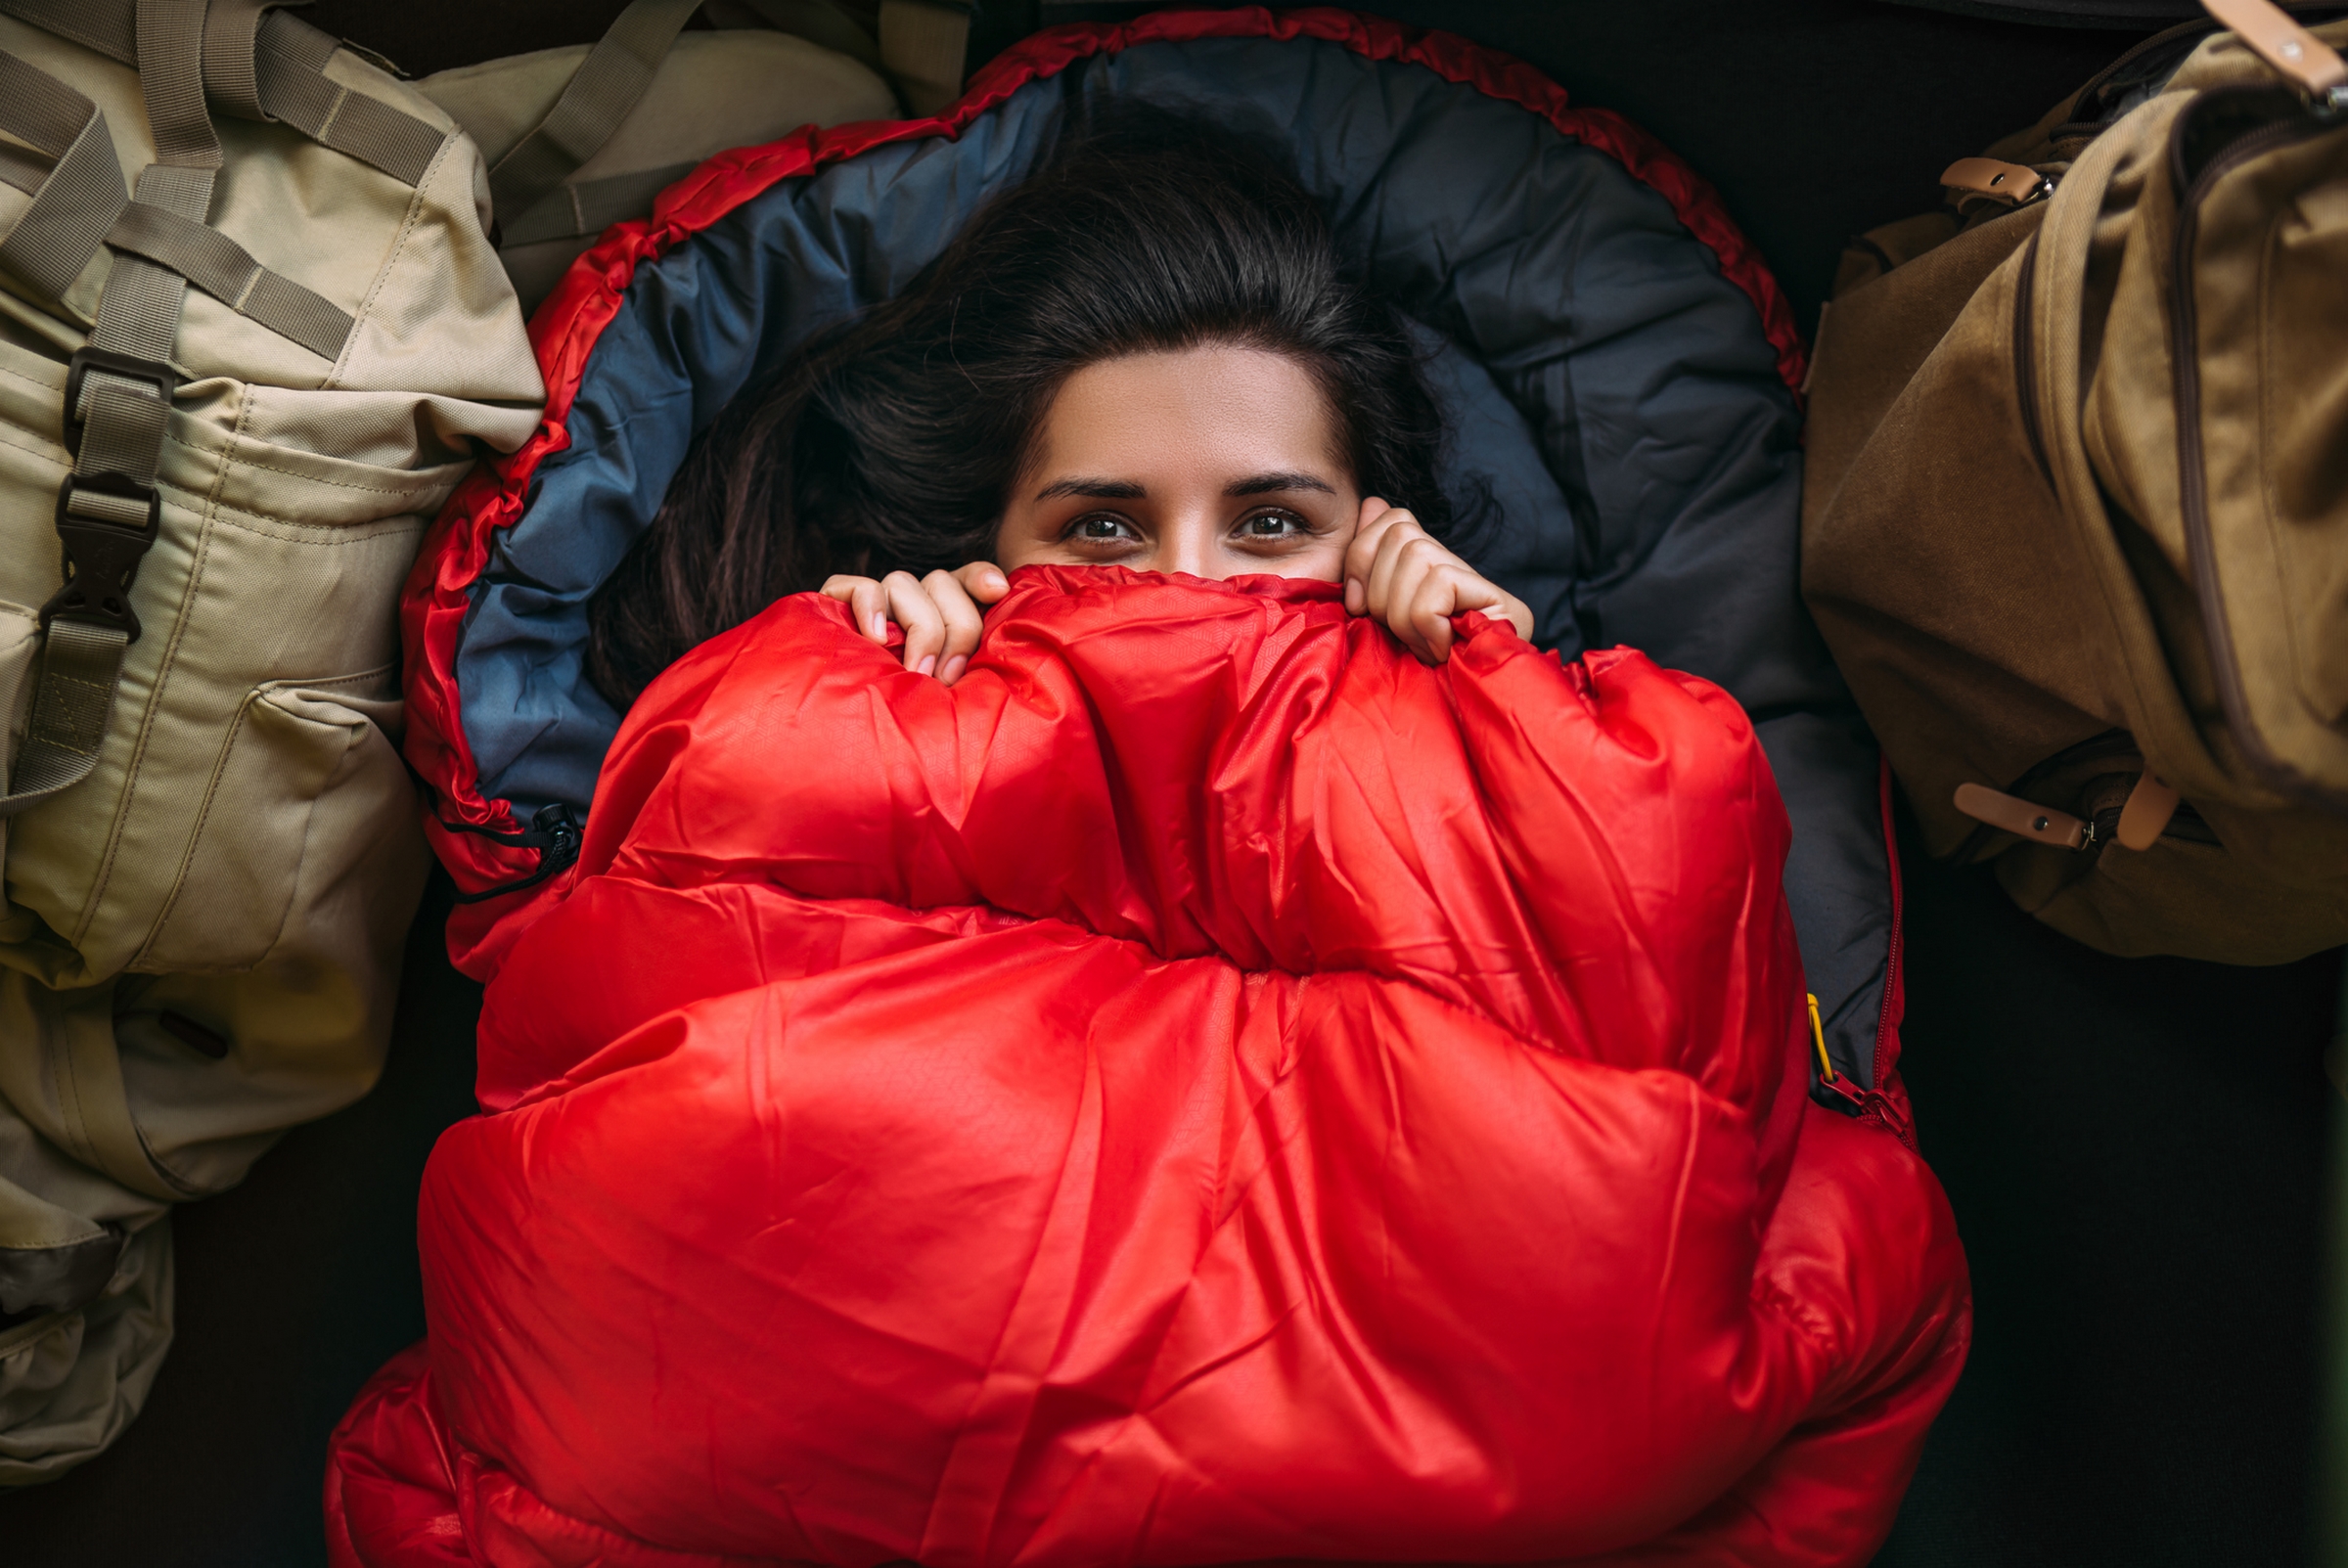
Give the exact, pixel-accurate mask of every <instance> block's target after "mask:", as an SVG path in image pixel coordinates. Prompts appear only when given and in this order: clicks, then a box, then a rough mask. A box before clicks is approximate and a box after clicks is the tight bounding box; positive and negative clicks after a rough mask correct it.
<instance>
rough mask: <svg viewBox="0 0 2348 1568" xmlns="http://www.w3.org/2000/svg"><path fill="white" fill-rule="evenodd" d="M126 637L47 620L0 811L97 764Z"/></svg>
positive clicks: (12, 809)
mask: <svg viewBox="0 0 2348 1568" xmlns="http://www.w3.org/2000/svg"><path fill="white" fill-rule="evenodd" d="M128 641H129V639H128V638H127V637H126V636H124V634H123V633H122V632H121V631H119V630H118V629H116V628H114V627H112V626H85V625H83V624H82V623H81V622H79V621H69V620H65V619H62V618H61V619H57V620H53V621H51V622H50V623H49V635H48V637H47V638H46V639H45V640H44V642H43V645H42V648H41V682H40V685H39V687H38V688H36V689H35V691H34V693H33V698H32V723H31V725H30V726H29V728H27V729H26V731H25V733H24V749H23V753H22V754H21V755H19V756H18V758H17V766H16V769H15V771H14V772H13V773H12V774H11V776H10V778H9V786H10V787H9V792H8V793H7V794H6V795H5V796H0V817H13V816H15V815H16V814H17V813H18V812H20V811H23V809H24V808H25V807H27V806H30V805H33V804H35V803H37V802H39V801H43V800H46V799H48V798H49V797H50V796H51V795H54V794H56V793H58V792H59V791H61V790H64V789H69V788H71V787H72V786H73V785H74V784H79V783H81V781H82V780H84V779H86V778H88V777H89V775H90V770H91V769H92V768H95V767H96V766H97V765H98V748H99V746H100V745H102V744H103V743H104V742H105V740H106V721H107V719H108V718H109V717H110V716H112V714H113V707H114V688H115V686H116V685H117V684H119V682H120V680H121V675H122V650H123V648H124V647H125V645H126V644H127V643H128Z"/></svg>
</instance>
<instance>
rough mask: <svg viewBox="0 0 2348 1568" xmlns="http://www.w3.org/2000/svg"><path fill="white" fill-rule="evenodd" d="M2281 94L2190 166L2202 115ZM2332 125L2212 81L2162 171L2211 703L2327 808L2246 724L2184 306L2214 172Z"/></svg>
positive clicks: (2256, 763) (2257, 104) (2322, 792)
mask: <svg viewBox="0 0 2348 1568" xmlns="http://www.w3.org/2000/svg"><path fill="white" fill-rule="evenodd" d="M2282 96H2287V97H2288V101H2289V102H2291V103H2292V104H2293V106H2294V108H2296V109H2297V110H2298V112H2296V113H2294V114H2292V115H2291V116H2290V117H2289V118H2286V119H2281V120H2278V121H2275V122H2273V123H2269V124H2266V125H2263V126H2260V127H2258V128H2255V129H2252V130H2248V131H2245V132H2243V133H2242V134H2241V135H2239V136H2236V137H2235V138H2234V139H2233V140H2232V141H2230V142H2228V143H2226V144H2225V145H2224V146H2223V147H2222V148H2220V149H2219V150H2218V151H2217V152H2215V153H2213V154H2212V155H2210V157H2209V159H2208V161H2207V162H2205V163H2203V164H2202V166H2201V168H2200V169H2199V171H2198V172H2193V171H2191V170H2190V169H2189V167H2188V160H2189V157H2190V155H2189V150H2188V146H2187V143H2188V139H2189V137H2190V135H2191V133H2192V132H2193V131H2194V130H2195V129H2197V127H2198V122H2199V119H2200V117H2201V116H2202V115H2204V114H2207V113H2214V112H2222V111H2223V110H2225V109H2226V108H2229V107H2232V106H2234V105H2237V104H2238V105H2240V106H2241V107H2243V108H2244V109H2246V110H2249V111H2251V112H2258V111H2259V110H2260V109H2261V108H2263V107H2264V106H2265V105H2268V104H2271V103H2273V102H2274V100H2275V99H2276V98H2278V97H2282ZM2339 123H2340V116H2339V115H2337V114H2332V115H2328V116H2325V115H2319V114H2317V113H2315V112H2312V111H2309V110H2308V109H2307V108H2306V107H2305V101H2304V100H2302V99H2299V98H2298V97H2297V96H2296V95H2286V93H2285V90H2283V89H2280V88H2276V89H2267V88H2221V89H2218V90H2216V91H2213V92H2208V93H2204V94H2202V96H2201V99H2200V101H2199V102H2198V103H2196V104H2194V105H2193V107H2192V109H2190V110H2189V111H2188V112H2185V113H2183V114H2180V115H2179V116H2178V117H2177V125H2176V128H2175V130H2174V131H2172V132H2171V134H2170V140H2169V159H2170V174H2171V177H2172V178H2173V179H2174V180H2175V181H2176V183H2177V185H2178V187H2179V188H2180V189H2181V190H2182V191H2183V192H2184V195H2183V196H2182V197H2181V198H2180V199H2179V201H2178V211H2177V237H2176V243H2175V246H2174V247H2173V249H2172V250H2171V253H2170V281H2171V298H2172V300H2173V304H2172V307H2171V310H2170V340H2169V361H2170V369H2171V377H2172V386H2171V392H2172V395H2173V397H2174V399H2175V403H2176V410H2175V412H2176V418H2177V496H2178V510H2179V512H2180V514H2181V515H2182V519H2183V521H2184V524H2185V543H2186V556H2187V560H2188V561H2189V563H2190V566H2191V570H2192V578H2193V592H2194V597H2195V599H2196V600H2197V601H2198V602H2199V605H2200V609H2201V621H2202V629H2203V635H2204V637H2206V638H2207V640H2208V647H2209V660H2210V668H2211V671H2212V673H2214V674H2215V676H2216V677H2217V685H2218V701H2219V705H2220V706H2221V707H2223V708H2224V710H2225V713H2226V725H2227V728H2228V729H2230V730H2232V731H2233V732H2234V738H2235V743H2236V744H2237V745H2239V746H2240V747H2241V748H2242V754H2243V756H2244V757H2245V758H2247V759H2248V761H2249V762H2250V765H2251V766H2252V768H2254V769H2255V770H2257V772H2258V773H2259V774H2260V775H2261V776H2262V777H2264V778H2265V779H2266V780H2267V782H2268V783H2270V784H2273V785H2275V786H2276V787H2277V788H2280V789H2281V790H2283V791H2285V792H2286V793H2289V794H2292V795H2296V796H2299V797H2301V798H2303V799H2313V800H2316V801H2319V802H2321V803H2323V804H2325V805H2328V806H2331V807H2333V808H2335V809H2336V808H2339V807H2341V806H2348V794H2343V793H2341V792H2339V791H2337V790H2331V789H2326V788H2325V787H2324V786H2322V785H2321V784H2316V783H2315V782H2314V781H2313V780H2310V779H2308V778H2306V777H2304V776H2303V775H2301V774H2299V773H2298V772H2297V771H2296V770H2294V769H2292V768H2291V767H2290V766H2288V765H2287V764H2286V763H2284V762H2283V761H2282V759H2281V758H2280V757H2278V756H2276V755H2275V753H2274V752H2273V751H2272V750H2270V749H2269V748H2268V746H2267V744H2266V741H2265V739H2264V738H2263V737H2261V736H2260V735H2259V733H2258V730H2257V728H2256V726H2255V725H2254V724H2253V723H2252V722H2251V718H2250V700H2249V693H2248V691H2247V689H2246V688H2245V686H2244V684H2243V681H2242V671H2241V666H2240V664H2239V663H2238V662H2237V661H2236V658H2235V647H2234V626H2233V622H2232V620H2231V619H2230V618H2229V616H2228V613H2227V608H2226V598H2225V595H2224V594H2223V593H2222V592H2220V590H2219V587H2218V570H2217V547H2216V544H2215V542H2214V540H2213V538H2212V535H2211V530H2210V522H2209V490H2208V480H2209V476H2208V464H2207V457H2206V454H2205V453H2204V452H2203V449H2202V441H2201V364H2200V357H2199V347H2200V326H2199V321H2198V318H2197V316H2196V313H2195V311H2194V308H2193V246H2194V244H2195V242H2196V241H2197V240H2198V239H2199V237H2200V229H2201V203H2202V202H2204V201H2205V200H2207V198H2208V196H2209V193H2210V190H2211V188H2212V187H2213V186H2214V185H2215V184H2216V183H2217V182H2218V180H2220V179H2221V178H2223V177H2224V176H2225V175H2226V174H2228V173H2229V172H2231V171H2232V170H2234V169H2235V168H2238V167H2240V166H2241V165H2242V164H2243V163H2245V162H2247V161H2248V160H2250V159H2251V158H2254V157H2259V156H2260V155H2262V154H2266V153H2271V152H2274V151H2275V150H2276V149H2278V148H2281V147H2286V146H2289V145H2291V144H2292V143H2295V142H2301V141H2306V140H2309V139H2311V138H2313V137H2316V136H2320V135H2322V134H2324V133H2325V131H2328V130H2331V129H2334V128H2336V127H2337V125H2338V124H2339Z"/></svg>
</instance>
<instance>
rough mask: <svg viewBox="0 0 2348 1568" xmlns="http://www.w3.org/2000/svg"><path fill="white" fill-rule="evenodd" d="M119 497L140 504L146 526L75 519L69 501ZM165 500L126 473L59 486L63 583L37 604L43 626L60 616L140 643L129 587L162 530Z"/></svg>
mask: <svg viewBox="0 0 2348 1568" xmlns="http://www.w3.org/2000/svg"><path fill="white" fill-rule="evenodd" d="M84 490H88V491H92V492H95V493H97V494H100V495H112V496H120V497H121V498H123V499H124V500H126V501H138V502H143V503H144V504H145V505H146V508H147V525H146V526H145V527H144V528H125V527H123V526H122V525H121V524H119V523H113V522H106V521H103V520H101V519H99V518H97V517H82V516H76V515H74V513H73V510H72V506H73V497H74V495H75V494H76V493H77V492H80V491H84ZM162 523H163V498H162V496H161V495H160V494H159V493H158V491H156V490H154V489H153V488H151V487H149V486H147V485H143V484H140V483H138V482H137V481H136V480H134V479H132V478H130V477H129V476H128V475H126V474H120V473H101V474H95V475H90V476H86V477H85V476H83V475H81V474H68V475H67V477H66V482H65V483H64V484H61V485H59V486H58V487H57V537H58V538H59V540H60V541H62V542H63V543H64V545H65V547H66V572H67V576H66V583H65V586H64V587H62V588H60V589H59V590H58V591H57V592H56V593H54V594H52V595H50V596H49V603H47V604H46V605H42V606H41V626H42V628H43V629H44V630H46V629H47V628H48V625H49V622H50V621H51V620H52V619H54V618H55V617H57V616H59V615H63V616H65V617H66V618H67V619H68V620H74V621H80V622H83V623H84V624H87V625H92V626H112V627H115V628H117V629H119V630H120V631H121V632H122V633H123V635H124V638H125V639H126V640H127V641H129V642H133V643H135V642H137V641H138V640H139V617H138V615H137V614H136V612H134V611H133V610H132V609H131V607H130V585H131V583H132V582H133V581H134V580H136V578H137V577H138V575H139V561H140V560H142V559H143V558H144V557H145V556H146V554H147V551H148V549H149V547H151V546H152V545H154V543H155V541H156V536H157V535H158V534H159V533H160V532H161V531H162Z"/></svg>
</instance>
